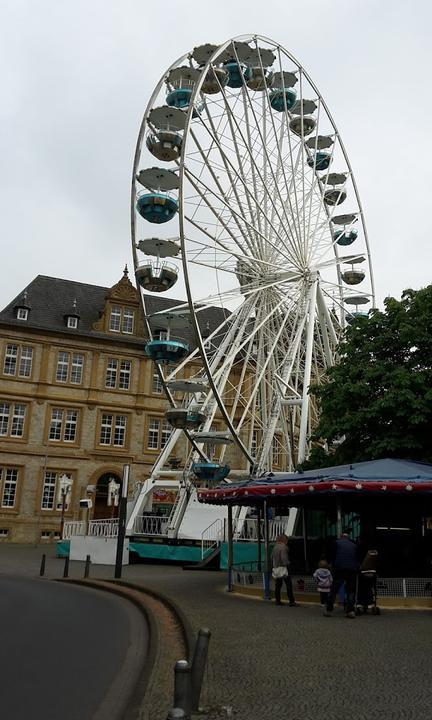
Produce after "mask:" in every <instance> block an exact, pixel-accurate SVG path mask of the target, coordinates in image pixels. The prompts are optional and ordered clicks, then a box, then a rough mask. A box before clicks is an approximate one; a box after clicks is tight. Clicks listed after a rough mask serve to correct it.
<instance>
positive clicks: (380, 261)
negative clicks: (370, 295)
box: [0, 0, 432, 306]
mask: <svg viewBox="0 0 432 720" xmlns="http://www.w3.org/2000/svg"><path fill="white" fill-rule="evenodd" d="M0 14H1V17H0V25H1V31H0V33H1V36H0V63H1V67H2V69H3V77H2V103H1V108H0V119H1V126H2V131H1V134H0V152H1V160H2V163H1V165H2V175H3V177H2V180H3V182H2V192H1V194H0V218H1V231H2V260H3V262H2V268H3V283H2V287H1V293H0V305H1V306H4V305H5V304H6V303H7V302H9V300H10V299H11V298H12V297H13V296H14V295H15V294H16V293H17V292H18V291H19V290H20V289H21V288H22V287H23V286H24V285H26V284H27V283H28V282H29V281H30V280H31V279H32V277H34V276H35V275H36V274H37V273H42V274H48V275H55V276H58V277H65V278H71V279H76V280H81V281H83V282H89V283H95V284H101V285H110V284H113V283H114V282H115V281H116V280H117V279H118V277H119V276H120V274H121V270H122V268H123V265H124V263H125V261H128V262H130V240H129V193H130V175H131V168H132V158H133V152H134V145H135V142H136V136H137V133H138V127H139V124H140V122H141V117H142V114H143V112H144V109H145V105H146V102H147V99H148V97H149V95H150V93H151V91H152V89H153V87H154V85H155V84H156V82H157V81H158V79H159V77H160V75H162V73H163V72H164V70H165V69H166V67H167V66H168V65H170V64H171V62H172V61H173V60H175V59H176V57H177V56H179V55H181V54H182V53H183V52H186V51H187V50H189V49H191V48H192V47H193V46H194V45H198V44H201V43H203V42H206V41H210V42H217V41H221V42H222V41H223V40H225V39H228V38H229V37H233V36H236V35H239V34H242V33H245V32H258V33H260V34H263V35H267V36H269V37H272V38H273V39H275V40H277V41H279V42H280V43H281V44H282V45H284V46H285V47H286V48H287V49H288V50H290V51H291V52H292V53H293V54H294V55H295V56H296V57H297V58H298V59H299V60H300V61H301V62H302V63H303V64H304V66H305V67H306V69H307V70H308V71H309V72H310V74H311V76H312V78H313V79H314V81H315V82H316V84H317V85H318V87H319V89H320V91H321V92H322V94H323V96H324V98H325V99H326V102H327V103H328V105H329V108H330V110H331V112H332V114H333V116H334V118H335V120H336V122H337V124H338V126H339V129H340V131H341V135H342V137H343V140H344V143H345V145H346V147H347V150H348V153H349V156H350V159H351V163H352V165H353V168H354V171H355V173H356V177H357V182H358V185H359V190H360V194H361V198H362V202H363V205H364V210H365V215H366V221H367V225H368V229H369V235H370V242H371V248H372V255H373V260H374V269H375V277H376V285H377V291H378V297H379V298H380V299H382V298H383V297H384V296H385V295H387V294H393V295H399V294H400V292H401V290H402V289H403V288H405V287H407V286H412V287H420V286H422V285H425V284H427V283H429V282H430V270H429V268H430V265H431V254H432V253H431V243H430V240H429V227H428V221H427V219H426V217H425V216H426V212H425V210H426V209H427V208H428V202H429V195H430V176H431V173H432V163H431V160H430V143H429V137H428V135H427V132H428V124H429V117H430V115H431V111H432V107H431V104H432V100H431V96H430V92H429V84H430V66H431V49H430V43H429V37H428V32H429V28H430V25H431V19H432V18H431V15H432V11H431V9H430V5H429V3H427V2H421V1H420V0H417V2H415V3H413V4H411V6H410V8H408V7H407V5H406V3H405V2H402V1H400V0H397V1H396V2H390V1H389V0H387V2H377V1H372V0H369V1H367V0H366V1H365V0H362V1H361V2H360V1H359V2H357V0H351V2H349V3H347V2H346V0H345V1H342V0H333V1H332V0H328V1H327V2H326V3H322V2H321V1H320V0H312V1H311V2H309V3H308V4H307V6H305V5H301V6H298V7H296V6H294V4H292V3H286V2H279V1H278V0H267V2H266V3H258V2H255V3H251V2H245V1H244V0H240V1H238V2H236V3H232V2H231V1H228V0H219V2H218V3H205V2H198V1H195V0H189V1H188V2H181V3H180V2H175V1H174V0H171V2H165V3H163V4H161V3H159V4H156V5H154V4H153V5H150V4H148V3H144V2H138V0H128V1H127V2H122V3H118V2H113V0H105V2H101V1H100V0H90V2H89V1H88V0H87V2H84V0H75V2H74V3H65V2H55V1H54V0H51V1H49V2H48V0H38V2H36V3H35V2H31V0H25V1H23V0H21V1H20V0H11V1H10V2H9V3H6V4H3V7H2V9H1V10H0Z"/></svg>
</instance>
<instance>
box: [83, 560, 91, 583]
mask: <svg viewBox="0 0 432 720" xmlns="http://www.w3.org/2000/svg"><path fill="white" fill-rule="evenodd" d="M89 573H90V555H87V557H86V564H85V568H84V577H85V578H88V576H89Z"/></svg>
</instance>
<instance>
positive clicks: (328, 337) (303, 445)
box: [131, 35, 375, 472]
mask: <svg viewBox="0 0 432 720" xmlns="http://www.w3.org/2000/svg"><path fill="white" fill-rule="evenodd" d="M235 42H248V43H252V42H254V43H255V44H256V46H257V47H258V42H263V43H266V44H267V45H268V46H270V47H272V48H273V49H274V50H275V51H277V53H278V56H279V64H280V68H281V70H282V61H281V55H283V56H284V57H286V58H287V59H288V60H289V61H290V62H291V63H293V64H294V65H295V66H296V67H297V70H298V73H299V81H300V88H301V85H302V82H303V79H304V81H307V83H308V84H309V86H310V87H311V88H312V89H313V91H314V93H315V94H316V98H317V99H318V103H319V104H318V112H320V111H321V109H322V111H323V112H324V113H325V115H326V118H327V120H328V121H329V123H330V125H331V127H332V128H333V133H334V146H333V149H332V153H333V150H334V147H335V145H336V141H337V143H338V147H339V148H340V151H341V152H342V155H343V158H344V161H345V164H346V168H347V169H348V173H349V177H350V180H351V184H352V189H353V191H354V196H355V201H356V203H357V208H358V210H356V215H357V216H358V219H359V222H360V224H361V226H362V232H363V241H364V246H365V248H364V249H362V251H361V255H365V256H366V261H367V265H368V269H369V282H370V288H371V292H370V293H369V297H370V299H371V300H372V302H373V301H374V295H375V290H374V280H373V272H372V265H371V257H370V248H369V240H368V235H367V229H366V225H365V221H364V213H363V208H362V205H361V201H360V196H359V193H358V188H357V184H356V181H355V177H354V174H353V171H352V168H351V164H350V162H349V158H348V155H347V152H346V150H345V146H344V144H343V142H342V139H341V137H340V134H339V131H338V128H337V126H336V124H335V122H334V120H333V117H332V115H331V114H330V111H329V109H328V106H327V104H326V103H325V101H324V99H323V98H322V95H321V94H320V92H319V91H318V89H317V87H316V85H315V84H314V82H313V81H312V79H311V78H310V76H309V74H308V73H307V72H306V70H305V69H304V68H303V66H302V65H301V64H300V63H299V62H298V61H297V60H296V58H295V57H294V56H293V55H292V54H291V53H289V52H288V51H287V50H285V49H284V48H282V47H281V45H279V44H278V43H276V42H274V41H272V40H270V39H268V38H266V37H263V36H259V35H253V36H250V35H243V36H239V37H236V38H233V39H230V40H228V41H227V42H226V43H223V44H222V45H220V46H219V47H218V48H217V50H215V52H214V53H213V54H212V55H211V56H210V57H209V58H208V60H207V63H206V64H205V65H203V66H202V67H201V68H200V69H201V71H202V72H201V76H200V78H199V80H198V81H197V82H196V83H195V85H194V87H193V91H192V96H191V98H190V103H189V109H188V110H187V117H186V123H185V129H184V134H183V138H184V140H183V145H182V152H181V157H180V159H179V161H178V166H179V179H180V186H179V196H178V197H179V234H180V241H181V248H182V253H181V256H182V264H183V278H184V283H185V290H186V295H187V302H188V305H189V308H190V318H191V322H192V326H193V330H194V334H195V337H196V343H197V349H196V350H195V352H194V353H193V355H194V356H195V357H196V356H197V355H199V358H200V362H201V363H202V365H203V367H204V370H205V374H206V377H207V379H208V382H209V385H210V389H211V394H212V397H213V400H214V407H216V406H217V408H218V409H219V412H220V414H221V415H222V418H223V420H224V422H225V423H226V426H227V428H228V429H229V431H230V433H231V435H232V437H233V439H234V441H235V442H236V443H237V445H238V447H239V448H240V450H241V452H242V454H243V455H244V457H245V458H246V459H247V460H248V462H249V463H250V464H251V465H252V464H253V463H254V462H255V458H254V457H253V456H252V455H251V452H250V443H249V446H246V445H245V443H244V442H243V440H242V439H241V437H240V434H239V427H238V425H237V426H236V424H235V423H234V421H233V416H232V414H230V412H229V411H228V409H227V407H226V404H225V402H224V400H223V397H222V394H221V388H223V387H224V383H226V381H227V378H226V377H223V373H222V376H221V372H220V371H219V372H218V370H217V366H218V360H219V361H220V358H221V356H222V352H221V351H220V349H219V355H218V354H217V353H216V355H215V356H214V357H213V358H212V359H210V358H209V357H208V355H207V351H206V347H205V342H204V340H203V337H202V334H201V330H200V326H199V320H198V314H199V311H198V310H197V302H196V298H195V297H194V294H193V287H192V282H191V279H190V263H189V260H188V247H187V243H188V232H187V225H186V223H187V218H186V215H185V192H186V191H185V186H186V184H187V182H191V181H192V183H193V182H194V181H195V180H194V177H193V173H192V174H191V173H190V172H189V171H188V168H187V162H186V160H187V150H188V141H189V139H190V137H191V135H192V133H193V126H192V122H193V119H194V117H193V113H194V109H195V107H196V105H197V103H198V101H199V100H201V99H202V94H201V89H202V85H203V83H204V81H205V78H206V76H207V73H208V71H209V70H210V69H211V67H212V66H213V64H214V63H215V60H217V58H218V56H219V55H222V54H223V52H224V51H225V50H227V49H228V48H229V47H230V45H231V46H232V47H234V43H235ZM190 57H191V53H185V54H184V55H182V56H181V57H180V58H178V59H177V60H176V61H175V62H174V63H172V65H171V66H170V67H169V68H168V70H167V71H166V72H165V73H164V75H163V76H162V77H161V79H160V81H159V83H158V84H157V86H156V88H155V90H154V92H153V93H152V95H151V97H150V100H149V102H148V105H147V108H146V111H145V113H144V117H143V120H142V123H141V127H140V130H139V135H138V140H137V146H136V151H135V157H134V164H133V173H132V188H131V229H132V251H133V257H134V264H135V267H137V265H138V254H137V242H136V240H137V227H136V210H135V202H136V194H137V188H136V175H137V172H138V169H139V163H140V160H141V154H142V147H143V141H144V135H145V132H146V129H147V118H148V115H149V112H150V110H151V109H152V108H153V106H154V103H155V100H156V98H157V97H158V95H159V94H160V92H161V89H162V87H163V85H164V83H165V82H166V77H167V75H168V74H169V72H170V71H171V70H172V69H174V68H176V67H179V66H181V65H182V64H183V63H185V62H187V61H188V60H189V59H190ZM261 67H262V65H261ZM266 89H267V88H266ZM221 91H222V93H223V88H222V87H221ZM300 98H301V100H302V101H303V91H302V89H301V90H300ZM226 104H227V103H226ZM204 112H206V106H204ZM300 115H301V122H302V123H303V109H302V111H301V114H300ZM286 133H288V134H289V129H288V124H287V127H286ZM317 133H318V123H317ZM304 145H305V143H304V137H303V138H300V140H299V147H301V148H303V146H304ZM236 150H237V148H236ZM315 151H316V148H315ZM222 152H223V151H222ZM222 152H221V155H222ZM250 152H251V155H252V149H250ZM299 154H300V153H299ZM237 157H238V160H239V161H240V160H241V158H239V155H238V153H237ZM291 160H292V155H291ZM267 161H268V163H269V165H271V163H270V161H269V158H267ZM204 162H206V161H205V159H204ZM303 163H304V158H303ZM207 165H210V163H208V162H207ZM315 179H316V182H317V185H318V179H319V178H317V172H316V169H315V168H314V180H313V182H315ZM215 182H216V185H217V181H216V180H215ZM253 185H254V183H253V182H252V183H251V187H250V188H247V187H246V183H245V192H246V194H247V200H249V196H251V197H253V202H255V203H256V205H257V206H258V205H259V198H257V197H256V196H255V195H254V192H255V191H256V188H255V187H254V186H253ZM326 187H327V181H325V185H324V190H325V189H326ZM207 190H209V188H207ZM207 190H206V193H207ZM303 192H304V187H303ZM211 194H212V191H211V190H209V195H211ZM214 194H215V193H214V190H213V195H214ZM312 195H313V186H312V190H311V198H312ZM215 199H216V198H215ZM222 199H223V198H222ZM219 200H220V198H219ZM265 200H266V202H268V199H267V198H265ZM206 202H207V203H208V198H206ZM311 203H312V200H311ZM336 207H337V205H334V206H333V208H331V209H329V208H328V207H327V206H325V205H324V203H323V208H324V209H325V211H326V213H327V221H328V226H330V222H331V219H332V216H333V214H334V211H335V209H336ZM276 214H277V212H276V210H273V216H272V218H270V221H269V220H268V218H267V222H268V223H269V225H274V224H275V215H276ZM221 224H222V225H223V221H222V220H221ZM269 225H267V229H268V226H269ZM225 229H226V228H225ZM253 230H254V232H257V231H256V228H254V229H253ZM246 231H247V228H246ZM290 231H291V230H290ZM246 234H247V232H246ZM293 247H294V251H295V247H296V246H295V244H294V246H293ZM333 250H334V255H335V260H334V261H332V262H333V263H334V266H335V269H336V273H337V281H338V282H337V283H336V284H335V289H336V290H337V291H338V293H339V297H338V299H336V300H335V298H334V296H333V302H334V303H336V305H337V306H338V307H339V308H340V310H341V325H342V326H343V324H344V312H343V295H342V287H343V286H342V280H341V272H340V263H339V262H338V260H339V256H338V247H337V245H336V243H333ZM239 259H240V260H241V253H240V252H239V254H238V257H237V260H239ZM327 264H331V263H330V262H328V263H327ZM275 284H276V282H275ZM270 286H271V283H268V285H267V286H266V287H268V288H270ZM261 289H262V288H261ZM257 292H258V290H257ZM251 293H252V291H251ZM140 298H141V302H142V307H143V312H144V317H145V322H146V327H147V332H148V335H149V337H152V332H151V327H150V325H149V323H148V319H147V317H146V308H145V295H144V293H143V292H142V291H140ZM326 300H328V297H327V298H326V297H325V291H323V289H322V288H321V286H320V282H319V277H318V273H316V274H315V275H314V276H311V277H310V282H309V287H308V292H307V296H306V297H304V298H303V308H304V313H303V317H302V318H301V319H300V321H299V324H298V325H297V328H296V332H295V333H294V336H293V337H292V344H291V346H290V351H289V359H288V364H291V366H292V365H293V364H294V362H295V361H296V357H297V354H298V351H299V346H300V345H301V343H302V339H303V337H305V342H306V345H305V348H304V356H303V360H302V363H303V382H302V388H301V393H300V396H299V397H298V399H297V400H295V401H293V402H294V403H295V404H296V405H297V406H298V407H299V415H300V422H299V431H298V442H297V463H298V464H300V463H301V462H303V461H304V459H305V458H306V456H307V446H308V433H309V432H310V415H309V404H310V402H309V387H310V382H311V372H312V363H313V350H314V333H315V325H316V323H319V324H320V326H321V327H324V326H325V327H326V332H323V334H322V345H323V348H322V350H323V355H324V356H325V357H326V362H327V365H331V364H333V363H334V351H332V349H331V348H330V342H331V343H332V346H335V345H336V344H337V341H338V335H337V332H336V329H335V327H334V320H333V319H332V318H331V317H330V313H329V309H328V307H327V304H328V303H327V302H326ZM207 301H210V298H207ZM179 307H180V306H179ZM242 321H243V322H244V321H245V319H244V318H243V319H242ZM236 322H238V325H237V326H235V327H236V329H237V330H239V325H241V323H240V321H239V318H237V320H236ZM243 330H244V326H243ZM230 337H231V338H232V337H233V332H231V336H230ZM238 337H239V338H240V340H239V342H237V343H233V345H232V346H231V347H230V348H224V350H227V353H226V358H227V362H226V367H227V368H232V366H233V362H234V358H235V357H236V356H237V355H238V353H239V351H242V350H244V348H245V347H246V341H245V340H244V339H242V338H244V335H243V334H240V333H239V334H238ZM185 362H187V361H185ZM245 363H246V361H245ZM183 364H184V363H183ZM267 367H268V362H267V364H265V361H264V364H263V367H262V368H261V372H260V374H259V375H260V376H261V378H260V379H261V380H262V378H263V376H264V374H265V371H266V368H267ZM157 372H158V374H159V377H160V379H161V381H162V383H163V386H164V391H165V394H166V397H167V399H168V401H169V403H170V405H171V406H172V407H176V401H175V399H174V396H173V393H172V392H171V391H170V389H169V387H168V386H167V384H166V382H167V378H166V377H164V375H163V373H162V370H161V368H160V366H159V365H157ZM279 380H280V382H281V386H283V385H284V378H282V377H280V378H279V379H278V382H279ZM247 408H249V411H251V412H253V411H254V409H253V401H252V402H250V403H249V405H247V407H246V410H247ZM246 410H245V411H244V413H243V417H244V416H245V414H246ZM279 415H280V408H279ZM279 415H276V414H275V415H274V417H273V419H272V427H271V428H270V427H267V428H264V427H263V428H262V429H263V431H264V429H266V430H267V431H268V432H267V444H266V445H265V443H264V445H265V447H264V448H262V451H261V455H262V457H266V456H268V455H269V454H270V452H271V448H270V445H271V443H272V441H273V437H274V433H275V430H276V424H277V422H278V419H279ZM212 417H214V411H213V413H212ZM209 424H210V423H209ZM186 434H187V436H188V437H189V439H190V440H191V442H192V444H193V445H194V442H193V438H191V436H190V433H188V432H187V431H186ZM179 435H180V433H179V432H178V431H175V432H174V433H173V440H174V438H178V437H179ZM194 448H195V450H198V452H200V454H201V455H202V454H203V453H202V447H201V446H199V445H196V444H195V445H194ZM162 455H163V456H164V458H165V459H166V456H167V455H168V452H167V451H166V452H165V453H162ZM264 469H271V468H269V467H263V465H262V463H261V466H260V467H258V468H257V470H258V472H262V471H263V470H264Z"/></svg>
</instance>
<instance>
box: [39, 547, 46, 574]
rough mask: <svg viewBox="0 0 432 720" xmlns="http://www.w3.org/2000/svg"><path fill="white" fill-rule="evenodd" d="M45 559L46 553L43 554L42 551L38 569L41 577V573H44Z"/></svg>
mask: <svg viewBox="0 0 432 720" xmlns="http://www.w3.org/2000/svg"><path fill="white" fill-rule="evenodd" d="M45 560H46V555H45V553H44V554H43V555H42V560H41V564H40V570H39V575H40V576H41V577H42V576H43V575H45Z"/></svg>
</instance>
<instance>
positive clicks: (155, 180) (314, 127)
mask: <svg viewBox="0 0 432 720" xmlns="http://www.w3.org/2000/svg"><path fill="white" fill-rule="evenodd" d="M342 204H343V209H342V208H341V207H340V206H342ZM131 220H132V245H133V253H134V261H135V275H136V279H137V285H138V287H139V288H141V291H142V298H143V306H144V312H145V316H146V322H147V330H148V332H149V337H150V342H149V343H148V345H147V347H146V352H147V354H148V355H149V357H151V358H152V359H153V360H154V361H155V362H156V363H157V367H158V372H159V374H160V378H161V380H162V382H163V384H164V388H165V391H166V394H167V398H168V400H169V404H170V407H169V410H168V412H167V419H168V420H169V422H170V424H171V426H172V427H173V428H175V429H176V431H177V432H181V431H185V432H186V433H187V434H188V436H189V439H190V440H191V441H192V446H193V448H195V452H198V453H199V454H201V458H199V457H198V460H199V459H201V460H202V463H201V465H202V466H203V467H205V466H206V465H207V466H209V465H210V464H211V462H210V460H211V458H210V459H209V457H208V454H206V452H205V451H204V450H205V448H206V447H208V445H209V444H211V445H212V446H214V445H215V444H218V443H219V444H220V446H221V450H220V453H219V457H218V461H219V462H218V468H219V469H218V473H219V474H218V475H217V478H218V479H221V477H224V473H225V475H226V474H227V472H228V471H229V468H228V470H226V469H225V470H224V468H227V467H228V466H227V465H226V466H224V465H223V462H224V459H225V460H226V457H227V453H228V454H229V453H231V455H233V454H234V455H235V456H236V457H237V461H236V462H237V464H238V466H239V467H240V466H243V467H244V468H245V469H249V470H250V469H252V471H253V472H255V473H262V472H265V471H269V470H272V469H275V468H280V469H284V470H286V469H293V468H294V467H295V466H296V465H297V464H298V463H301V462H303V461H304V460H305V458H307V456H308V453H309V448H310V440H309V438H310V435H311V433H312V432H313V429H314V427H315V425H316V423H317V419H318V409H317V407H316V404H315V402H314V400H313V398H312V397H311V396H310V395H309V388H310V386H311V384H315V383H318V384H319V383H320V382H321V381H322V380H323V377H324V374H325V371H326V369H327V368H328V367H329V366H331V365H333V364H334V363H335V361H336V348H337V344H338V342H339V339H340V335H341V332H342V330H343V328H344V326H345V324H346V322H357V321H358V318H361V317H362V316H364V315H366V314H367V313H366V312H365V310H366V309H367V308H368V305H369V307H371V306H372V305H373V302H374V287H373V276H372V267H371V258H370V252H369V245H368V239H367V233H366V227H365V222H364V216H363V211H362V207H361V204H360V199H359V195H358V191H357V187H356V183H355V180H354V176H353V172H352V169H351V165H350V163H349V160H348V156H347V153H346V151H345V148H344V146H343V144H342V140H341V137H340V134H339V131H338V129H337V127H336V124H335V122H334V120H333V118H332V116H331V115H330V112H329V110H328V108H327V105H326V103H325V101H324V99H323V98H322V96H321V94H320V93H319V91H318V89H317V87H316V86H315V84H314V83H313V82H312V80H311V78H310V76H309V75H308V73H307V72H306V71H305V69H304V68H303V67H302V65H301V64H300V63H299V62H298V61H297V60H296V59H295V58H294V57H293V56H292V55H291V54H290V53H289V52H287V51H286V50H285V49H284V48H283V47H282V46H281V45H279V44H278V43H276V42H273V41H272V40H269V39H267V38H264V37H260V36H256V35H254V36H241V37H239V38H235V39H232V40H229V41H227V42H225V43H223V44H222V45H212V44H205V45H201V46H199V47H195V48H194V49H193V50H191V51H190V52H188V53H186V54H185V55H183V56H182V57H181V58H179V59H178V60H177V61H176V62H175V63H173V65H171V67H170V68H168V70H167V71H166V72H165V73H164V74H163V75H162V77H161V79H160V81H159V82H158V84H157V86H156V88H155V90H154V92H153V93H152V95H151V98H150V100H149V103H148V106H147V109H146V111H145V114H144V118H143V121H142V125H141V129H140V132H139V137H138V143H137V149H136V154H135V161H134V167H133V180H132V205H131ZM176 259H177V263H176ZM160 293H165V296H164V297H167V296H168V297H169V298H171V299H172V300H171V302H170V303H168V305H167V307H165V306H164V307H163V308H162V309H159V310H158V311H156V312H151V311H150V310H149V301H148V298H149V296H151V295H154V296H155V295H158V296H159V297H161V295H160ZM151 307H154V304H153V305H151ZM167 308H168V309H167ZM360 321H361V320H360ZM191 337H192V338H193V343H192V345H193V347H191V343H190V338H191ZM188 338H189V341H188ZM197 367H198V368H199V369H197ZM192 368H193V370H192ZM215 428H216V429H215ZM206 443H207V444H206ZM230 445H231V446H232V447H231V448H230V447H229V446H230ZM203 448H204V450H203ZM195 459H197V458H195ZM199 465H200V463H196V464H195V471H196V473H197V474H198V476H199V473H198V470H199ZM197 468H198V470H197ZM215 472H216V471H215Z"/></svg>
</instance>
